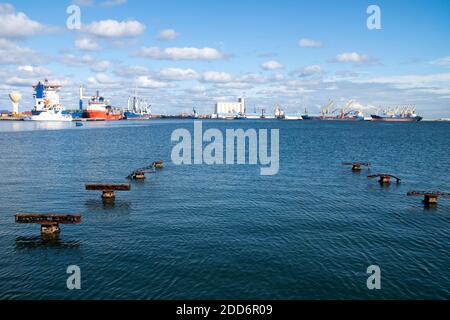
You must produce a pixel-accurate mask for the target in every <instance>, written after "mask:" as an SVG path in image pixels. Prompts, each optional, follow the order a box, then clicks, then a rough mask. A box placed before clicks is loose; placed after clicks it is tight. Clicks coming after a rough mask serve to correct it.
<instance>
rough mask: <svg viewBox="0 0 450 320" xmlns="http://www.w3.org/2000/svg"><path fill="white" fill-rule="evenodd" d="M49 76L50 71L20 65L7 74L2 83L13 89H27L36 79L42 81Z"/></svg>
mask: <svg viewBox="0 0 450 320" xmlns="http://www.w3.org/2000/svg"><path fill="white" fill-rule="evenodd" d="M50 75H51V71H50V70H48V69H47V68H44V67H39V66H32V65H22V66H18V67H17V68H16V69H15V70H14V71H12V70H11V71H10V72H7V73H6V74H5V75H4V76H5V77H6V79H5V80H4V83H5V84H7V85H10V86H14V87H29V86H31V85H33V84H35V83H36V81H37V80H36V79H42V78H44V77H48V76H50Z"/></svg>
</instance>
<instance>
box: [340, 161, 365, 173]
mask: <svg viewBox="0 0 450 320" xmlns="http://www.w3.org/2000/svg"><path fill="white" fill-rule="evenodd" d="M342 165H344V166H351V167H352V170H353V171H361V170H362V168H363V167H367V168H370V163H369V162H343V163H342Z"/></svg>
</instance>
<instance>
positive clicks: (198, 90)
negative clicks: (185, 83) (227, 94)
mask: <svg viewBox="0 0 450 320" xmlns="http://www.w3.org/2000/svg"><path fill="white" fill-rule="evenodd" d="M186 91H187V92H189V93H197V94H198V93H205V92H206V87H205V86H195V87H192V88H189V89H187V90H186Z"/></svg>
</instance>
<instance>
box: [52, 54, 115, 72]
mask: <svg viewBox="0 0 450 320" xmlns="http://www.w3.org/2000/svg"><path fill="white" fill-rule="evenodd" d="M61 62H62V63H64V64H66V65H69V66H72V67H81V66H88V67H89V68H90V69H91V70H92V71H95V72H105V71H106V70H107V69H109V67H110V66H111V62H109V61H107V60H99V59H97V58H94V57H93V56H90V55H88V54H85V55H82V56H75V55H72V54H65V55H64V56H63V57H62V58H61Z"/></svg>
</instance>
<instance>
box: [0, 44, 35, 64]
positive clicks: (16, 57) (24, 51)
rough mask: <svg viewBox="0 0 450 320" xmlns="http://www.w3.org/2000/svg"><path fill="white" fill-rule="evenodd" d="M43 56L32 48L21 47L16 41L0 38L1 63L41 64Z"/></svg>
mask: <svg viewBox="0 0 450 320" xmlns="http://www.w3.org/2000/svg"><path fill="white" fill-rule="evenodd" d="M43 60H44V59H43V57H42V56H41V55H39V54H38V53H36V52H35V51H34V50H32V49H30V48H25V47H20V46H19V45H18V44H17V43H16V42H14V41H11V40H8V39H2V38H0V64H4V65H7V64H16V65H24V64H39V63H42V62H43Z"/></svg>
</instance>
